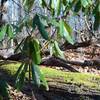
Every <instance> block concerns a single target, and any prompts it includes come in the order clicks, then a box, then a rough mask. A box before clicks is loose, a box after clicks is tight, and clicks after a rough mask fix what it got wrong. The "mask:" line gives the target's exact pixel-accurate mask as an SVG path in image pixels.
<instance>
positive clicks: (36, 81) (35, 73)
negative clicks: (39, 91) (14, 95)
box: [31, 63, 41, 87]
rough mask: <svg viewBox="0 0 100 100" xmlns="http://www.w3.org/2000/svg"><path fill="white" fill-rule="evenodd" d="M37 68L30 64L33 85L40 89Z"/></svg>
mask: <svg viewBox="0 0 100 100" xmlns="http://www.w3.org/2000/svg"><path fill="white" fill-rule="evenodd" d="M37 66H38V65H35V64H33V63H32V64H31V67H32V79H33V82H34V84H35V85H37V86H38V87H40V84H41V83H40V76H39V73H38V72H37Z"/></svg>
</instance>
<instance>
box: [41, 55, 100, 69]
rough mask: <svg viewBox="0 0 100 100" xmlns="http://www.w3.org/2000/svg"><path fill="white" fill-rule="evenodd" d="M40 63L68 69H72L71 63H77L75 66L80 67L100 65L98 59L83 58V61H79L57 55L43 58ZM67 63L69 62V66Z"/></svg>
mask: <svg viewBox="0 0 100 100" xmlns="http://www.w3.org/2000/svg"><path fill="white" fill-rule="evenodd" d="M42 64H43V65H47V66H61V67H64V68H68V70H70V71H72V69H73V67H72V65H77V66H82V67H85V66H100V60H84V61H82V62H80V61H69V60H64V59H61V58H59V57H49V58H47V59H45V60H44V61H43V62H42ZM68 64H70V66H69V65H68ZM74 69H75V68H74Z"/></svg>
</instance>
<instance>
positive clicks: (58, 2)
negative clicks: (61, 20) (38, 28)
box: [56, 0, 61, 16]
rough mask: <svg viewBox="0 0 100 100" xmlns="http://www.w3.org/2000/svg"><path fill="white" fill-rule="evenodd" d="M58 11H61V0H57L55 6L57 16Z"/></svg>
mask: <svg viewBox="0 0 100 100" xmlns="http://www.w3.org/2000/svg"><path fill="white" fill-rule="evenodd" d="M60 11H61V0H57V7H56V12H57V16H58V15H59V14H60Z"/></svg>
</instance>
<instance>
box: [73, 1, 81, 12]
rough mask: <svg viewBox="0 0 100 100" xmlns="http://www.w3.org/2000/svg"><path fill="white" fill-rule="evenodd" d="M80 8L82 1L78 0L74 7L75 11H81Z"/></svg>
mask: <svg viewBox="0 0 100 100" xmlns="http://www.w3.org/2000/svg"><path fill="white" fill-rule="evenodd" d="M80 9H81V1H80V0H78V1H77V3H76V5H75V7H74V11H75V12H77V13H78V12H79V11H80Z"/></svg>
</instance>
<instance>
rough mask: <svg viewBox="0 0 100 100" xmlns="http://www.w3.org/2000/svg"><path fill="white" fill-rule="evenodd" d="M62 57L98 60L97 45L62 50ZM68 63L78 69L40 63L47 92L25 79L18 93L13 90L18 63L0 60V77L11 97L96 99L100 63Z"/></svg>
mask: <svg viewBox="0 0 100 100" xmlns="http://www.w3.org/2000/svg"><path fill="white" fill-rule="evenodd" d="M65 57H66V60H69V61H76V62H77V61H78V62H83V61H85V60H89V61H91V60H100V48H97V47H96V48H95V47H93V46H90V47H87V48H81V49H79V50H78V49H77V50H66V51H65ZM68 65H70V66H73V67H74V68H76V69H77V70H78V72H71V71H70V70H67V69H66V68H63V67H57V66H48V67H45V66H41V71H42V73H43V74H44V75H45V77H46V79H47V82H48V84H49V87H50V90H49V91H45V90H43V89H37V88H36V87H34V86H33V85H32V86H30V85H29V84H28V83H27V82H26V85H25V86H24V87H23V90H22V91H21V92H18V91H16V89H15V88H14V80H15V77H14V75H15V73H16V71H17V69H18V67H19V66H20V62H16V61H0V78H1V79H5V80H7V81H8V83H9V87H8V90H9V94H10V97H11V100H35V99H34V98H35V97H36V100H100V65H95V66H94V65H93V66H81V65H71V64H68ZM26 76H27V74H26ZM30 87H31V88H30ZM32 87H33V89H32ZM31 89H32V90H33V94H34V95H32V92H31ZM32 98H33V99H32ZM40 98H41V99H40ZM5 100H7V99H5Z"/></svg>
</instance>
